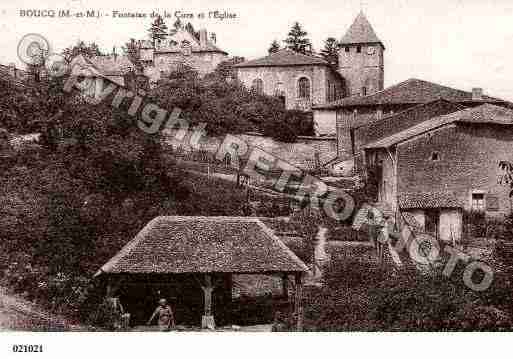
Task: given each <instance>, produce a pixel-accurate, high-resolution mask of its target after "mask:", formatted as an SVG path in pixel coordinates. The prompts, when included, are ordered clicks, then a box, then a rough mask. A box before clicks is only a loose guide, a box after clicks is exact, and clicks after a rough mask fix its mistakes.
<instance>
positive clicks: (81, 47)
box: [62, 40, 103, 62]
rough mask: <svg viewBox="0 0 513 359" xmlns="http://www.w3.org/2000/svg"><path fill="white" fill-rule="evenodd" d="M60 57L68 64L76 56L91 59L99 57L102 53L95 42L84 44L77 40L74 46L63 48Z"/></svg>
mask: <svg viewBox="0 0 513 359" xmlns="http://www.w3.org/2000/svg"><path fill="white" fill-rule="evenodd" d="M62 55H63V56H64V58H65V59H66V61H68V62H69V61H71V60H72V59H73V58H75V57H77V56H78V55H83V56H85V57H93V56H101V55H103V53H102V51H101V50H100V48H99V47H98V45H97V44H96V43H95V42H91V43H89V44H86V43H85V42H84V41H82V40H78V41H77V43H76V44H75V45H73V46H69V47H67V48H65V49H64V50H63V51H62Z"/></svg>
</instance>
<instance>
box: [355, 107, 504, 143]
mask: <svg viewBox="0 0 513 359" xmlns="http://www.w3.org/2000/svg"><path fill="white" fill-rule="evenodd" d="M456 122H464V123H493V124H498V125H513V110H510V109H507V108H504V107H501V106H496V105H491V104H484V105H481V106H478V107H470V108H466V109H464V110H461V111H457V112H453V113H450V114H448V115H444V116H439V117H435V118H432V119H430V120H427V121H424V122H422V123H419V124H418V125H416V126H413V127H410V128H407V129H406V130H404V131H401V132H397V133H395V134H393V135H391V136H388V137H385V138H383V139H381V140H379V141H376V142H373V143H370V144H368V145H366V146H365V148H388V147H390V146H393V145H395V144H397V143H399V142H403V141H406V140H408V139H410V138H412V137H414V136H418V135H421V134H423V133H426V132H428V131H431V130H434V129H436V128H439V127H441V126H445V125H449V124H452V123H456Z"/></svg>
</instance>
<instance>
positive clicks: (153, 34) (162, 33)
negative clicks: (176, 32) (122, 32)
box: [148, 15, 168, 41]
mask: <svg viewBox="0 0 513 359" xmlns="http://www.w3.org/2000/svg"><path fill="white" fill-rule="evenodd" d="M167 31H168V29H167V25H166V22H165V21H164V19H163V18H162V16H160V15H159V16H157V17H156V18H155V20H154V21H153V23H152V24H151V26H150V28H149V29H148V33H149V35H150V38H151V39H152V40H153V41H155V40H164V39H165V38H166V37H167Z"/></svg>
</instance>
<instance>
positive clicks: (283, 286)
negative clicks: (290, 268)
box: [281, 274, 289, 300]
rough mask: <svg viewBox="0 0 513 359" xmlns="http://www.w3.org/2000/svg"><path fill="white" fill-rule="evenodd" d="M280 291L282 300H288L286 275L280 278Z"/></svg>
mask: <svg viewBox="0 0 513 359" xmlns="http://www.w3.org/2000/svg"><path fill="white" fill-rule="evenodd" d="M281 289H282V294H283V298H285V299H287V300H288V299H289V276H288V275H287V274H283V275H282V277H281Z"/></svg>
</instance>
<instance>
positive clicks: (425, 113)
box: [351, 99, 465, 131]
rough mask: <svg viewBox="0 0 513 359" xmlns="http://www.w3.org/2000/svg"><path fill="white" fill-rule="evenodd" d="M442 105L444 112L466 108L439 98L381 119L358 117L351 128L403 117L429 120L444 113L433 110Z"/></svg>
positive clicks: (373, 124)
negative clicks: (444, 107)
mask: <svg viewBox="0 0 513 359" xmlns="http://www.w3.org/2000/svg"><path fill="white" fill-rule="evenodd" d="M440 105H445V106H447V110H446V111H447V112H445V113H443V114H447V113H452V112H456V111H459V110H464V109H465V107H464V106H462V105H459V104H457V103H453V102H451V101H447V100H445V99H438V100H435V101H430V102H426V103H422V104H420V105H416V106H412V107H409V108H407V109H406V110H404V111H401V112H397V113H393V114H389V115H386V116H383V117H382V118H380V119H376V120H372V121H369V120H368V119H363V120H361V121H358V119H357V121H355V122H354V123H352V124H351V128H354V129H363V130H365V131H366V130H368V129H369V128H371V127H373V126H376V125H379V124H382V123H385V122H389V123H391V124H393V123H394V122H396V121H401V120H403V119H406V118H412V117H414V118H418V119H419V122H421V120H429V119H430V118H433V117H434V116H437V115H442V113H439V114H436V111H433V110H434V109H436V108H437V106H440ZM433 112H435V115H433Z"/></svg>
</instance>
